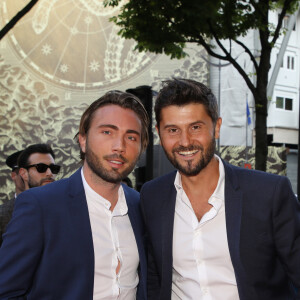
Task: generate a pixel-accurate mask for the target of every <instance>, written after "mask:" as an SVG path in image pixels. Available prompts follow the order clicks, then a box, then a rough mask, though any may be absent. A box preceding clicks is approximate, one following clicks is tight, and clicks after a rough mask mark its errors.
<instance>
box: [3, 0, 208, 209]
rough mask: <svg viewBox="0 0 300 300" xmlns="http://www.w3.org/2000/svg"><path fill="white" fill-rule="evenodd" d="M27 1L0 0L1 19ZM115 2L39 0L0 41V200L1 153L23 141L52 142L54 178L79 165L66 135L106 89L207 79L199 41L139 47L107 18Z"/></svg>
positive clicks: (8, 188)
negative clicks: (170, 51) (179, 55)
mask: <svg viewBox="0 0 300 300" xmlns="http://www.w3.org/2000/svg"><path fill="white" fill-rule="evenodd" d="M28 2H29V1H11V0H3V1H1V3H0V22H1V24H0V26H1V27H3V26H4V24H5V23H6V22H7V21H8V20H10V19H11V18H12V17H13V16H14V15H15V14H16V13H17V12H18V11H19V10H20V9H21V8H22V7H23V6H24V5H26V4H27V3H28ZM121 4H122V3H121ZM117 10H118V8H103V4H102V1H92V0H60V1H57V0H51V1H47V0H40V1H39V2H38V3H37V4H36V5H35V6H34V8H33V9H32V10H31V11H30V12H29V13H28V14H27V15H26V16H25V17H24V18H23V19H21V20H20V21H19V23H18V24H17V25H16V26H15V27H14V29H13V30H12V31H11V32H10V33H9V34H8V35H7V36H6V37H5V38H4V39H2V40H1V41H0V203H1V202H5V201H7V200H8V199H10V197H11V196H12V194H13V185H12V182H11V179H10V176H9V174H10V170H9V168H8V167H7V166H6V165H5V159H6V157H7V156H9V155H10V154H12V153H13V152H15V151H17V150H22V149H24V148H25V147H26V146H28V145H30V144H34V143H40V142H42V143H49V144H50V145H51V146H52V148H53V149H54V151H55V154H56V162H57V163H59V164H61V165H62V171H61V173H60V174H59V175H58V177H57V178H63V177H67V176H69V175H70V174H71V173H73V172H74V170H75V169H77V168H78V166H79V165H80V164H79V150H78V146H77V145H76V143H75V142H74V140H73V137H74V135H75V134H76V133H77V129H78V125H79V120H80V117H81V114H82V113H83V111H84V110H85V108H86V107H87V106H88V105H89V104H90V103H91V102H92V101H94V100H96V99H97V98H99V97H100V96H101V95H103V94H104V93H105V92H106V91H108V90H111V89H118V90H123V91H125V90H126V89H128V88H135V87H137V86H140V85H149V86H151V87H152V89H153V90H155V91H157V90H159V88H160V85H161V81H162V80H165V79H166V78H170V77H171V76H180V77H185V78H192V79H195V80H198V81H201V82H203V83H206V84H207V82H208V67H207V64H206V63H205V61H204V59H203V57H205V55H206V54H205V51H204V50H203V49H202V48H200V47H197V46H195V45H190V46H189V47H188V54H189V56H188V57H187V58H186V59H182V60H170V59H169V58H168V57H166V56H165V55H154V54H150V53H138V52H136V51H134V50H133V49H134V46H135V44H134V42H133V41H128V40H124V39H122V38H120V37H119V36H118V35H117V32H118V28H117V27H116V26H115V25H114V24H113V23H110V22H109V18H110V17H112V16H113V15H115V14H116V13H117ZM155 141H156V143H157V142H158V141H157V138H156V139H155Z"/></svg>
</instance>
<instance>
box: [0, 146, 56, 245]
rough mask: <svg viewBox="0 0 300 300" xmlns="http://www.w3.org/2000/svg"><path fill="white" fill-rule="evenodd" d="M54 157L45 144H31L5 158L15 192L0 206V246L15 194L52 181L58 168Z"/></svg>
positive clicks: (12, 207) (10, 214) (50, 149)
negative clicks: (10, 171) (11, 197)
mask: <svg viewBox="0 0 300 300" xmlns="http://www.w3.org/2000/svg"><path fill="white" fill-rule="evenodd" d="M54 158H55V154H54V152H53V150H52V148H51V147H50V146H49V145H47V144H34V145H31V146H29V147H27V148H26V149H25V150H23V151H18V152H15V153H13V154H12V155H10V156H9V157H8V158H7V160H6V164H7V165H8V166H9V167H10V168H11V169H12V173H11V177H12V180H13V181H14V182H15V186H16V193H15V197H14V198H13V199H11V200H10V201H8V202H6V203H5V204H3V205H1V206H0V246H1V244H2V234H3V233H4V232H5V229H6V226H7V224H8V223H9V221H10V219H11V216H12V212H13V209H14V204H15V198H16V196H18V195H19V194H20V193H21V192H23V191H25V190H28V189H30V188H33V187H38V186H41V185H45V184H48V183H51V182H53V181H54V180H55V176H56V174H57V173H58V172H59V170H60V166H58V165H55V162H54Z"/></svg>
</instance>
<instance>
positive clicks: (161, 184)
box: [141, 170, 177, 193]
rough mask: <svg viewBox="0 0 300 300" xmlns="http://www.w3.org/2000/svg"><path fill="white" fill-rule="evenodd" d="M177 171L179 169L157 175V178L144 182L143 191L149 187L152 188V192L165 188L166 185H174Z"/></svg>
mask: <svg viewBox="0 0 300 300" xmlns="http://www.w3.org/2000/svg"><path fill="white" fill-rule="evenodd" d="M176 172H177V171H176V170H174V171H172V172H170V173H168V174H165V175H162V176H159V177H156V178H154V179H152V180H150V181H148V182H146V183H144V184H143V186H142V190H141V193H142V192H143V191H145V190H149V189H151V190H152V192H154V191H156V190H158V191H159V190H162V189H165V188H166V187H169V186H174V180H175V176H176Z"/></svg>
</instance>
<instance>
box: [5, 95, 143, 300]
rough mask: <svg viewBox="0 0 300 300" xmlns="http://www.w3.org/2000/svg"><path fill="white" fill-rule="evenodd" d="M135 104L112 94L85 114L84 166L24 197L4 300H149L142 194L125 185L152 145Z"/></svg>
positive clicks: (11, 240)
mask: <svg viewBox="0 0 300 300" xmlns="http://www.w3.org/2000/svg"><path fill="white" fill-rule="evenodd" d="M148 123H149V120H148V116H147V113H146V111H145V109H144V107H143V105H142V104H141V102H140V101H139V99H138V98H136V97H135V96H133V95H131V94H128V93H123V92H120V91H111V92H108V93H106V94H105V95H104V96H102V97H101V98H99V99H98V100H96V101H95V102H93V103H92V104H91V105H90V106H89V107H88V108H87V110H86V111H85V112H84V113H83V115H82V117H81V121H80V125H79V132H78V134H77V135H76V138H77V142H78V143H79V146H80V154H81V159H82V162H83V166H82V168H80V169H79V170H77V171H76V172H75V173H74V174H73V175H72V176H71V177H70V178H68V179H62V180H59V181H56V182H54V183H52V184H50V185H47V186H45V187H40V188H34V189H30V190H29V191H25V192H23V193H22V194H21V195H20V196H19V197H18V199H17V201H16V206H15V211H14V215H13V218H12V222H11V223H10V226H8V228H7V232H6V235H5V238H4V241H3V244H2V248H0V299H8V298H14V297H20V296H24V295H26V296H27V299H28V300H30V299H61V300H62V299H64V300H82V299H84V300H89V299H95V300H96V299H107V300H108V299H123V300H134V299H146V254H145V250H144V245H143V239H144V237H143V235H144V233H143V222H142V218H141V216H140V208H139V194H138V192H136V191H135V190H133V189H131V188H129V187H128V186H127V185H123V184H121V181H122V179H123V178H125V177H126V176H127V175H128V174H129V173H130V172H131V171H132V170H133V168H134V166H135V163H136V162H137V160H138V158H139V157H140V155H141V153H142V152H143V151H144V150H145V149H146V147H147V144H148V132H147V128H148Z"/></svg>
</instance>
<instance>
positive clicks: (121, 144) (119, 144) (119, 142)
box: [113, 136, 126, 152]
mask: <svg viewBox="0 0 300 300" xmlns="http://www.w3.org/2000/svg"><path fill="white" fill-rule="evenodd" d="M125 149H126V145H125V140H124V137H123V136H117V137H116V138H115V139H114V141H113V151H116V152H124V151H125Z"/></svg>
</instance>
